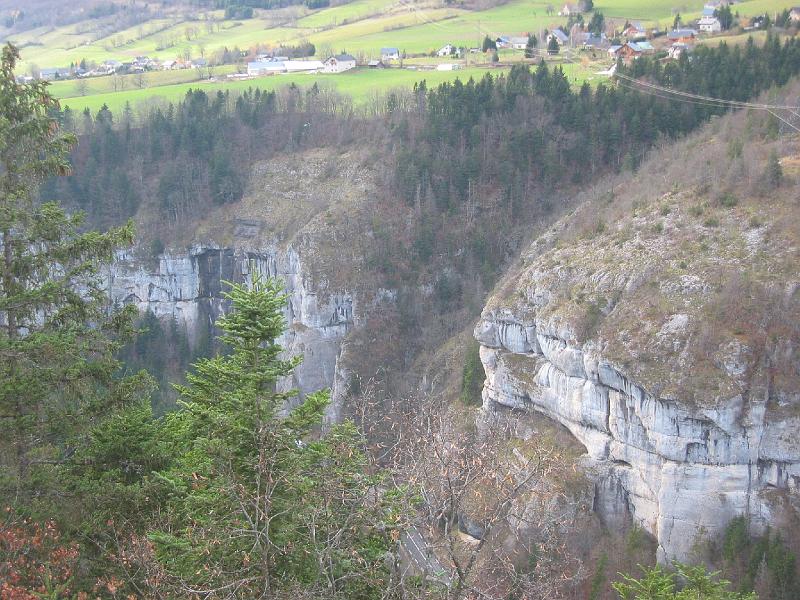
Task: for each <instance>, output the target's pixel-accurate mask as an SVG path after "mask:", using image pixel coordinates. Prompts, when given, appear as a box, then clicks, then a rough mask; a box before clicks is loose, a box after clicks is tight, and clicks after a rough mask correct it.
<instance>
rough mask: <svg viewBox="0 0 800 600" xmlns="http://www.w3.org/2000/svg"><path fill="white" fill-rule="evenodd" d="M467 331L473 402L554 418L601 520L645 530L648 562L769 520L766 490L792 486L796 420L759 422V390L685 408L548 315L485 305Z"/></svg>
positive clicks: (797, 459) (798, 454) (797, 469)
mask: <svg viewBox="0 0 800 600" xmlns="http://www.w3.org/2000/svg"><path fill="white" fill-rule="evenodd" d="M475 335H476V338H477V339H478V341H479V342H480V343H481V360H482V361H483V364H484V368H485V370H486V383H485V388H484V393H483V397H484V408H485V409H486V410H491V409H492V407H493V405H495V404H499V405H503V406H508V407H515V408H523V409H531V410H536V411H539V412H541V413H544V414H545V415H547V416H548V417H550V418H552V419H555V420H557V421H558V422H560V423H562V424H563V425H564V426H566V427H567V428H568V429H569V430H570V431H571V432H572V433H573V435H574V436H575V437H576V438H577V439H578V440H579V441H580V442H581V443H582V444H583V445H584V446H585V447H586V450H587V453H588V455H589V456H590V458H591V459H592V461H594V463H595V464H596V466H597V467H599V472H601V473H602V477H601V478H600V479H599V480H598V484H597V488H596V498H595V508H596V509H597V510H598V512H600V514H601V516H604V517H605V518H607V519H609V520H611V521H613V520H615V519H619V518H620V517H622V516H624V515H626V514H630V516H631V517H632V518H633V519H634V521H635V522H637V523H638V524H639V525H641V526H642V527H643V528H644V529H646V530H647V531H649V532H651V533H652V534H654V535H655V536H656V537H657V539H658V543H659V558H660V560H672V559H679V560H685V559H687V558H688V557H689V556H690V555H691V552H692V549H693V546H694V544H695V543H696V542H697V541H699V539H700V538H701V537H703V536H707V535H713V534H715V533H718V532H719V531H720V530H721V529H722V528H724V526H725V525H726V524H727V522H728V521H729V520H730V519H731V518H732V517H735V516H737V515H742V514H746V515H749V516H750V517H751V519H752V521H753V523H754V524H755V525H756V526H759V525H761V526H763V525H766V524H768V523H771V522H773V521H774V519H775V518H776V517H777V515H776V514H774V512H775V510H776V506H775V498H774V496H773V495H772V494H771V493H770V492H772V491H773V490H785V491H787V492H789V493H790V494H792V495H793V494H796V493H797V492H798V484H800V451H798V444H797V440H798V437H797V436H798V432H800V420H798V418H796V417H793V418H790V419H784V420H781V421H778V422H770V421H769V420H767V419H766V418H765V417H766V410H765V409H766V398H761V399H759V398H751V399H750V401H749V402H747V403H744V402H743V401H742V398H741V397H737V398H734V399H732V400H731V401H730V402H728V403H726V404H725V405H722V406H718V407H717V408H715V409H713V410H710V409H703V410H690V409H688V408H687V407H685V406H681V404H680V403H678V402H676V401H668V400H663V399H659V398H658V397H656V396H654V395H653V394H651V393H650V392H648V390H646V389H645V388H643V387H642V386H640V385H638V384H637V383H636V382H634V381H631V380H630V379H629V378H628V377H627V376H626V374H625V373H624V372H623V371H621V370H620V369H618V368H617V367H615V366H614V365H613V364H611V363H609V362H607V361H605V360H604V359H603V358H602V356H600V355H598V354H597V353H596V352H595V351H594V350H593V349H592V348H591V346H590V345H589V346H583V347H581V346H576V345H574V344H572V343H570V342H569V341H568V340H569V339H571V338H572V336H571V335H569V334H568V333H565V332H563V331H559V329H558V327H556V326H555V325H554V324H553V323H552V322H547V321H540V320H537V319H533V320H522V319H518V318H517V317H516V316H515V315H514V314H513V313H511V312H510V311H509V312H506V311H497V312H495V311H490V312H487V313H485V314H484V315H483V319H482V320H481V322H480V324H479V325H478V327H477V329H476V333H475Z"/></svg>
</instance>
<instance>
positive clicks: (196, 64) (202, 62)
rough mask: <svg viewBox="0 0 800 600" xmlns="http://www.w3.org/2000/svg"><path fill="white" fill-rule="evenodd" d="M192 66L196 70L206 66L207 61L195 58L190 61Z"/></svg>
mask: <svg viewBox="0 0 800 600" xmlns="http://www.w3.org/2000/svg"><path fill="white" fill-rule="evenodd" d="M192 66H193V67H196V68H198V69H202V68H203V67H207V66H208V61H207V60H206V59H205V58H196V59H195V60H193V61H192Z"/></svg>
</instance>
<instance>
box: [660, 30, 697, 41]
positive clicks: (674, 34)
mask: <svg viewBox="0 0 800 600" xmlns="http://www.w3.org/2000/svg"><path fill="white" fill-rule="evenodd" d="M695 37H697V32H696V31H695V30H694V29H675V30H673V31H670V32H669V33H668V34H667V39H668V40H670V41H671V42H683V43H684V44H690V43H692V42H694V38H695Z"/></svg>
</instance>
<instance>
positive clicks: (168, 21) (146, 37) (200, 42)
mask: <svg viewBox="0 0 800 600" xmlns="http://www.w3.org/2000/svg"><path fill="white" fill-rule="evenodd" d="M561 4H562V3H560V2H555V3H554V2H548V1H546V0H533V1H531V0H511V2H508V3H507V4H503V5H501V6H495V7H492V8H489V9H486V10H482V11H467V10H463V9H456V8H442V6H443V5H442V4H440V3H437V2H436V1H435V0H429V3H428V4H424V3H414V4H413V5H412V4H410V3H409V2H408V1H407V0H354V1H353V2H350V3H348V4H343V5H339V6H335V7H331V8H326V9H323V10H319V11H313V12H310V11H304V9H300V10H299V11H298V10H297V9H296V8H294V9H293V10H288V9H287V10H277V11H257V18H253V19H248V20H244V21H231V20H228V21H222V22H221V23H220V26H219V27H213V28H207V27H206V26H205V23H204V22H203V21H202V20H201V21H192V22H189V21H183V20H182V17H180V16H177V15H176V16H171V17H167V18H164V19H159V20H153V21H150V22H147V23H144V24H142V25H139V26H136V27H132V28H130V29H127V30H125V31H120V32H118V33H115V34H112V35H111V36H107V37H104V38H101V39H98V40H96V41H91V40H92V36H93V35H96V34H95V33H93V31H92V22H86V23H83V24H81V25H80V28H79V26H77V25H71V26H66V27H61V28H55V29H45V28H40V29H37V30H33V31H30V32H27V33H26V34H24V35H20V36H15V37H14V40H15V41H16V42H18V43H19V44H20V45H21V46H22V58H23V61H24V63H23V64H22V68H21V69H20V70H21V71H26V70H27V68H28V66H29V65H30V64H32V63H35V64H36V65H37V66H38V67H40V68H46V67H54V66H67V65H68V64H69V63H70V62H75V63H77V62H79V61H80V60H81V59H82V58H86V59H88V60H95V61H98V62H101V61H103V60H107V59H112V58H113V59H117V60H126V59H130V58H132V57H134V56H138V55H148V56H151V57H155V58H160V59H172V58H177V57H180V56H183V55H185V54H188V55H190V56H192V57H195V58H196V57H198V56H200V52H201V49H202V50H203V52H204V54H205V56H210V55H212V54H213V52H214V51H215V50H217V49H218V48H221V47H225V46H227V47H228V48H233V47H237V46H238V47H239V48H242V49H247V48H252V47H254V46H256V45H262V46H267V47H269V46H272V47H274V46H279V45H281V44H297V43H299V42H301V41H304V40H308V41H311V42H313V43H314V44H315V45H316V46H317V48H318V57H319V55H321V54H322V53H323V51H326V50H331V51H340V50H344V51H347V52H351V53H353V54H356V55H357V56H359V57H361V58H365V59H368V58H376V57H377V56H378V55H379V52H380V48H382V47H385V46H395V47H398V48H400V49H401V50H403V51H405V52H407V53H410V54H422V53H429V52H431V51H433V50H436V49H438V48H440V47H441V46H443V45H444V44H446V43H452V44H456V45H463V46H468V47H471V46H476V45H480V43H481V40H482V38H483V37H484V36H485V35H489V36H491V37H496V36H499V35H524V34H526V33H536V34H537V35H538V34H541V32H542V31H543V30H544V29H551V28H552V27H554V26H557V25H561V24H564V23H565V21H566V19H565V18H563V17H559V16H557V15H555V14H554V15H552V16H548V15H547V14H546V11H547V7H548V5H553V7H555V8H556V10H557V9H558V8H560V5H561ZM703 4H704V0H682V1H681V2H675V0H650V1H649V2H642V1H641V0H596V2H595V7H596V9H597V10H600V11H602V12H603V13H604V14H605V15H606V16H607V17H609V18H614V19H620V20H622V19H625V18H628V19H631V20H639V21H643V22H644V23H646V24H648V25H652V24H655V23H659V24H660V25H661V26H662V27H663V26H667V25H670V24H671V21H672V18H673V8H674V7H677V8H678V9H679V10H680V11H681V14H682V15H684V16H685V17H686V18H687V19H688V18H691V17H692V16H696V15H698V14H699V13H700V10H701V9H702V6H703ZM790 5H791V3H789V2H786V0H745V1H743V2H741V3H737V4H736V5H735V9H736V11H738V12H739V13H740V14H741V15H742V16H750V15H755V14H760V13H763V12H770V13H774V12H777V11H779V10H782V9H783V8H786V7H788V6H790ZM208 14H212V15H213V16H214V17H215V18H221V17H222V13H221V11H214V12H211V13H208ZM343 21H347V22H346V23H345V24H343V25H342V24H341V23H342V22H343ZM94 26H95V28H96V27H97V26H99V23H94ZM164 26H168V27H167V28H166V29H163V30H162V28H163V27H164ZM187 27H194V28H196V30H197V37H196V38H195V39H191V40H187V39H186V35H185V33H186V28H187ZM79 32H80V33H79ZM730 39H731V40H732V41H737V40H738V39H739V38H730ZM166 40H172V42H173V43H174V45H172V46H171V47H169V48H165V49H161V50H156V48H157V47H159V46H161V45H163V44H164V42H165V41H166ZM87 42H89V43H87ZM120 42H123V43H122V44H121V45H120ZM115 46H116V47H115ZM322 58H324V57H322ZM468 58H469V62H470V64H471V65H473V66H476V65H484V66H488V65H486V61H487V57H485V56H484V55H470V56H469V57H468ZM520 58H521V56H520V53H516V54H513V53H507V52H501V60H502V61H504V62H513V61H518V60H520ZM604 58H605V57H604V56H601V58H600V61H599V63H602V62H603V59H604ZM441 60H442V59H431V60H426V59H415V60H414V61H409V64H411V63H412V62H417V63H421V64H424V63H437V62H441ZM599 63H598V64H599ZM598 64H594V65H576V64H568V65H565V71H566V72H567V74H568V76H569V77H570V81H571V82H573V83H574V84H578V83H580V82H582V81H584V80H588V81H590V82H591V83H596V82H597V81H599V80H600V79H601V78H600V77H598V76H596V75H595V74H594V73H595V72H596V71H599V70H600V67H599V66H598ZM604 66H607V65H604ZM232 71H234V67H220V68H217V69H216V70H215V74H217V75H223V74H226V73H230V72H232ZM483 72H484V71H483V70H478V71H476V72H475V73H476V74H482V73H483ZM465 76H469V72H468V71H457V72H425V73H419V72H414V71H409V70H400V69H389V70H386V71H368V70H358V71H355V72H351V73H345V74H340V75H318V76H316V77H310V76H308V75H283V76H276V77H269V78H262V79H259V80H256V81H239V82H232V83H223V82H216V83H200V82H197V81H196V80H197V77H198V74H197V73H196V72H195V71H193V70H187V71H169V72H153V73H148V74H147V75H146V76H145V81H146V86H147V87H146V88H145V89H138V85H137V83H138V79H136V78H135V77H134V76H129V77H126V78H123V81H124V86H125V88H124V89H123V90H122V91H117V92H114V91H113V89H114V83H113V81H112V79H111V78H110V77H104V78H97V79H91V80H88V83H87V86H88V89H87V90H86V92H85V93H86V95H85V96H84V97H80V98H79V97H78V96H79V95H80V93H81V92H80V91H79V86H78V85H77V84H76V82H74V81H68V82H58V83H55V84H54V85H53V88H52V89H53V91H54V92H55V94H56V95H57V96H58V97H60V98H62V99H68V102H65V103H66V104H71V105H72V107H73V108H80V109H82V108H83V107H84V106H88V107H89V108H90V109H92V110H97V109H99V107H100V106H102V104H103V103H108V104H109V105H110V106H112V108H120V107H122V106H123V105H124V104H125V102H127V101H130V102H131V103H132V104H136V103H140V102H145V101H147V100H148V99H150V98H156V97H162V98H165V99H167V100H170V101H174V100H176V99H178V98H180V97H181V96H183V94H184V93H185V92H186V90H187V89H188V88H189V87H192V86H200V87H202V88H203V89H232V90H237V89H244V88H247V87H250V86H256V85H257V86H258V87H263V88H265V89H273V88H275V87H278V86H281V85H286V84H288V83H290V82H292V81H294V82H296V83H297V84H298V85H311V84H312V83H313V82H314V81H318V82H320V83H322V84H324V85H331V86H333V87H335V88H336V89H338V90H340V91H341V92H343V93H347V94H351V95H353V97H354V98H355V99H356V101H357V102H362V101H364V100H365V99H367V98H369V97H370V96H374V94H375V93H376V92H380V91H383V90H386V89H387V88H389V87H393V86H410V85H411V84H412V83H413V82H414V81H418V80H419V79H421V78H423V77H424V78H426V79H428V80H429V81H431V82H433V81H444V80H449V79H453V78H455V77H462V78H464V77H465Z"/></svg>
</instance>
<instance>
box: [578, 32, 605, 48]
mask: <svg viewBox="0 0 800 600" xmlns="http://www.w3.org/2000/svg"><path fill="white" fill-rule="evenodd" d="M574 39H575V42H576V43H577V44H578V45H580V46H583V47H584V48H602V47H603V46H606V45H608V39H607V38H606V34H605V33H601V34H600V35H597V34H596V33H592V32H590V31H583V32H581V33H579V34H578V35H577V36H575V38H574Z"/></svg>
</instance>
